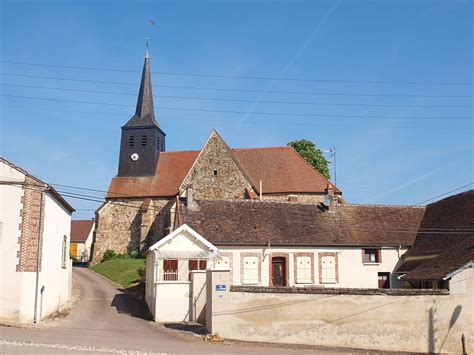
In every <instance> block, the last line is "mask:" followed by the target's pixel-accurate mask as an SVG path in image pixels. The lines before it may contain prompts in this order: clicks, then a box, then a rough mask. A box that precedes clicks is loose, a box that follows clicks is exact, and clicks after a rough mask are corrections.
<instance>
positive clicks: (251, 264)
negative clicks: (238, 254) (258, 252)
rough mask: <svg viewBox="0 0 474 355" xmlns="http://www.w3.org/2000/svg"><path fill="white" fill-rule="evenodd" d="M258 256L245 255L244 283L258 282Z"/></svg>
mask: <svg viewBox="0 0 474 355" xmlns="http://www.w3.org/2000/svg"><path fill="white" fill-rule="evenodd" d="M258 263H259V261H258V257H256V256H244V257H243V270H242V271H243V273H242V276H243V280H242V283H243V284H247V285H249V284H253V285H255V284H258V281H259V280H258V279H259V277H258V276H259V275H258V267H259V265H258Z"/></svg>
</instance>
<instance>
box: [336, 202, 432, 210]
mask: <svg viewBox="0 0 474 355" xmlns="http://www.w3.org/2000/svg"><path fill="white" fill-rule="evenodd" d="M344 206H347V207H351V206H353V207H358V206H361V207H398V208H419V209H423V208H426V206H413V205H389V204H383V203H381V204H378V203H374V204H371V203H344Z"/></svg>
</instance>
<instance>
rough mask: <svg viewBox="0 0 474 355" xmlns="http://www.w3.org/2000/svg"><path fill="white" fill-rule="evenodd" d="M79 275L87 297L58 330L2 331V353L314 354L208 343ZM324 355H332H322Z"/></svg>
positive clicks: (93, 277)
mask: <svg viewBox="0 0 474 355" xmlns="http://www.w3.org/2000/svg"><path fill="white" fill-rule="evenodd" d="M73 276H74V279H75V281H76V283H77V284H78V286H79V287H80V289H81V297H80V300H79V302H78V303H77V305H76V306H75V307H74V309H73V311H72V312H71V314H69V315H68V316H67V317H66V318H65V319H63V320H61V321H58V322H57V323H58V324H56V325H54V326H51V325H49V326H48V325H44V326H39V327H32V328H27V329H21V328H15V327H0V353H2V354H4V353H5V354H15V353H17V354H19V353H22V354H23V353H30V354H33V353H35V354H36V353H45V354H46V353H51V354H84V353H87V354H141V353H148V354H150V353H158V354H160V353H167V354H170V353H171V354H175V353H177V354H183V353H186V354H189V353H193V354H245V353H255V354H257V353H263V352H271V353H272V354H288V353H294V354H296V353H300V352H301V353H306V354H308V353H310V352H312V351H310V350H308V349H290V348H284V347H282V346H275V347H274V346H273V345H272V346H271V347H269V346H264V345H262V346H259V345H247V344H244V345H242V344H235V343H233V344H228V345H225V344H208V343H206V342H204V341H203V340H202V339H201V338H200V337H198V336H195V335H193V334H183V332H179V331H175V330H168V329H164V328H163V327H162V326H160V325H158V324H156V323H153V322H151V321H150V320H147V319H143V318H144V317H143V316H142V314H143V312H142V308H141V307H140V303H139V302H137V301H136V300H134V299H133V298H132V297H131V296H129V295H127V294H125V293H123V292H121V291H120V290H119V289H118V288H117V287H116V286H115V285H114V284H113V283H112V282H110V281H108V280H107V279H105V278H103V277H102V276H100V275H98V274H96V273H94V272H93V271H90V270H88V269H84V268H74V271H73ZM318 353H321V354H322V353H326V352H322V351H321V352H319V351H318Z"/></svg>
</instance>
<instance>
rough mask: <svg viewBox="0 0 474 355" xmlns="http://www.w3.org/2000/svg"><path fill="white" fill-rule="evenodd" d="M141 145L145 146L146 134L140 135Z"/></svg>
mask: <svg viewBox="0 0 474 355" xmlns="http://www.w3.org/2000/svg"><path fill="white" fill-rule="evenodd" d="M142 147H146V136H145V135H143V136H142Z"/></svg>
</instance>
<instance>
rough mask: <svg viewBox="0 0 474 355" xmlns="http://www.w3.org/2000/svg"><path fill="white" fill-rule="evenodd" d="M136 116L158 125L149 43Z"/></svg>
mask: <svg viewBox="0 0 474 355" xmlns="http://www.w3.org/2000/svg"><path fill="white" fill-rule="evenodd" d="M135 115H136V116H137V117H138V118H140V119H142V120H144V121H148V122H149V121H154V122H153V123H155V124H157V123H156V121H155V111H154V107H153V91H152V88H151V75H150V55H149V54H148V41H147V49H146V55H145V63H144V64H143V71H142V79H141V82H140V91H139V93H138V100H137V109H136V110H135ZM147 116H149V117H147Z"/></svg>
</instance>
